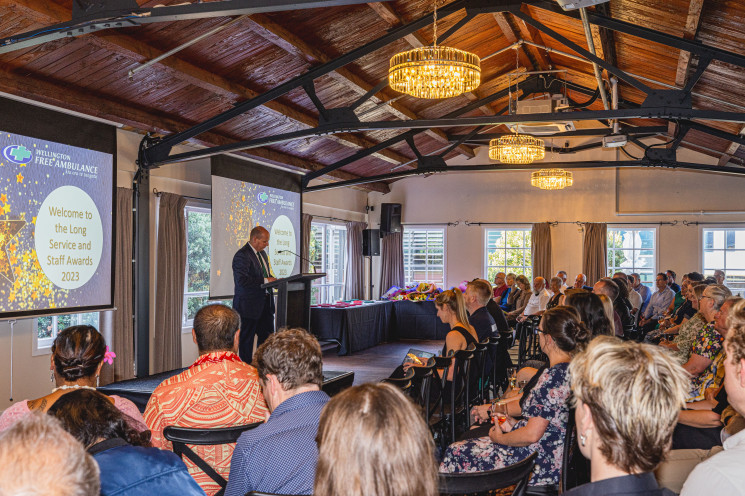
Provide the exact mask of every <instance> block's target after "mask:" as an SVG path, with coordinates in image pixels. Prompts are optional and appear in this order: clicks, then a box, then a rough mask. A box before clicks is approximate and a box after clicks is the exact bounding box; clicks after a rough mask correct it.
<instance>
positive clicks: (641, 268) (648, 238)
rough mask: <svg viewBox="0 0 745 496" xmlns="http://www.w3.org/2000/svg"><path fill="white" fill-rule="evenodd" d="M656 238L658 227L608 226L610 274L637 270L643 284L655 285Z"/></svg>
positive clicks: (629, 272) (628, 272)
mask: <svg viewBox="0 0 745 496" xmlns="http://www.w3.org/2000/svg"><path fill="white" fill-rule="evenodd" d="M656 238H657V229H656V228H645V229H636V228H630V229H626V228H613V227H608V276H612V275H613V273H614V272H625V273H626V274H631V273H632V272H636V273H638V274H639V277H640V279H641V282H642V284H644V285H646V286H649V287H654V281H655V277H656V275H657V263H656V261H657V242H656Z"/></svg>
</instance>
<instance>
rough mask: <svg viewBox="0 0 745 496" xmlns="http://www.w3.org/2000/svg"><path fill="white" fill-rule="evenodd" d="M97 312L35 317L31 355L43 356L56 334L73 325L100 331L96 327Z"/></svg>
mask: <svg viewBox="0 0 745 496" xmlns="http://www.w3.org/2000/svg"><path fill="white" fill-rule="evenodd" d="M98 315H99V313H98V312H89V313H74V314H68V315H48V316H46V317H37V318H36V319H34V320H35V322H36V333H34V334H33V336H34V342H33V349H32V353H31V354H32V355H33V356H36V355H43V354H45V353H48V351H49V348H51V347H52V343H53V342H54V339H55V338H56V337H57V333H58V332H59V331H61V330H62V329H65V328H67V327H70V326H74V325H90V326H93V327H95V328H96V329H98V330H99V331H100V328H99V326H98Z"/></svg>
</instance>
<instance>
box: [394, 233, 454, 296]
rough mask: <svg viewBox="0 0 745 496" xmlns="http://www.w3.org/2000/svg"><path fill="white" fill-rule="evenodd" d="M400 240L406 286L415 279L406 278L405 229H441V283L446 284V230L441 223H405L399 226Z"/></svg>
mask: <svg viewBox="0 0 745 496" xmlns="http://www.w3.org/2000/svg"><path fill="white" fill-rule="evenodd" d="M401 227H402V229H401V242H402V244H403V264H404V285H405V286H408V285H409V284H411V283H414V282H415V281H408V280H407V278H406V243H405V239H406V238H405V236H406V230H407V229H408V230H412V231H442V285H443V286H446V285H447V280H448V257H447V254H448V231H447V227H446V226H443V225H437V224H427V225H416V226H414V225H409V226H407V225H406V224H404V225H402V226H401ZM427 273H428V274H429V270H428V269H427ZM419 282H432V281H419ZM387 290H388V288H381V291H387Z"/></svg>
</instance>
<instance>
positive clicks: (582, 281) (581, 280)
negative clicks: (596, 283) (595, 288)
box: [574, 273, 592, 291]
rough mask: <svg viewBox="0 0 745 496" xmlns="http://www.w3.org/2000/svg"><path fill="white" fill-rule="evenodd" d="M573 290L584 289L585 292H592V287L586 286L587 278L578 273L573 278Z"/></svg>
mask: <svg viewBox="0 0 745 496" xmlns="http://www.w3.org/2000/svg"><path fill="white" fill-rule="evenodd" d="M574 289H584V290H585V291H592V286H588V285H587V276H586V275H584V274H582V273H579V274H577V277H575V278H574Z"/></svg>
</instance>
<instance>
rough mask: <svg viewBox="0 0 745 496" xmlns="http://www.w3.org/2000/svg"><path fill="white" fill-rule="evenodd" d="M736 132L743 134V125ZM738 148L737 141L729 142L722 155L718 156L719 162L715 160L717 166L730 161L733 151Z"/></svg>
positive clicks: (744, 131) (744, 132)
mask: <svg viewBox="0 0 745 496" xmlns="http://www.w3.org/2000/svg"><path fill="white" fill-rule="evenodd" d="M738 134H742V135H745V126H742V128H741V129H740V132H739V133H738ZM739 149H740V144H739V143H730V145H729V147H728V148H727V151H726V152H724V155H722V156H721V157H720V158H719V162H717V165H719V166H723V165H727V162H729V161H730V159H731V158H732V157H733V156H734V155H735V153H737V150H739Z"/></svg>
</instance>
